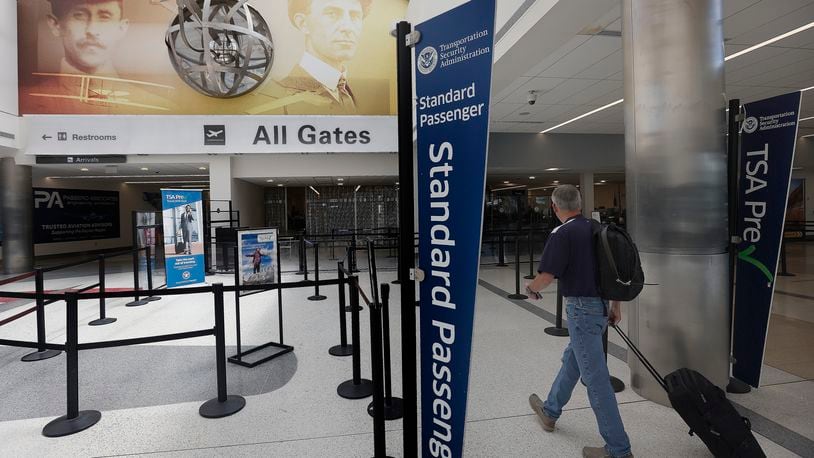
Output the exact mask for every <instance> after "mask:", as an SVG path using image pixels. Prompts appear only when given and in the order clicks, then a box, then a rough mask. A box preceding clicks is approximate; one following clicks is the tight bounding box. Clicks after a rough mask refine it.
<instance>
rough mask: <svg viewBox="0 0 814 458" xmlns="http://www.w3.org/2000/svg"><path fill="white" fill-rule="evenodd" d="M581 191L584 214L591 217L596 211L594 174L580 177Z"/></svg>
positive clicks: (584, 174) (585, 174)
mask: <svg viewBox="0 0 814 458" xmlns="http://www.w3.org/2000/svg"><path fill="white" fill-rule="evenodd" d="M579 191H580V193H581V194H582V214H583V215H584V216H585V217H586V218H590V217H591V212H593V211H594V174H593V173H583V174H582V175H580V176H579Z"/></svg>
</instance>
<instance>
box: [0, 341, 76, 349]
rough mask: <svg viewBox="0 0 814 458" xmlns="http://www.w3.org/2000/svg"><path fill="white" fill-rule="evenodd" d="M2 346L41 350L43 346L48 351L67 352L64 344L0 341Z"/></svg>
mask: <svg viewBox="0 0 814 458" xmlns="http://www.w3.org/2000/svg"><path fill="white" fill-rule="evenodd" d="M0 345H2V346H5V347H21V348H39V347H40V346H42V347H43V348H45V349H46V350H57V351H65V345H64V344H52V343H45V344H40V343H38V342H29V341H25V340H11V339H0Z"/></svg>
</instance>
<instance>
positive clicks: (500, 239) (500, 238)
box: [497, 231, 508, 267]
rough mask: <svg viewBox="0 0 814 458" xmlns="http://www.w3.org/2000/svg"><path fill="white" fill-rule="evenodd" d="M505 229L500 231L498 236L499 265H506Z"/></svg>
mask: <svg viewBox="0 0 814 458" xmlns="http://www.w3.org/2000/svg"><path fill="white" fill-rule="evenodd" d="M503 242H504V238H503V231H500V233H499V234H498V237H497V267H506V266H508V264H506V252H505V249H504V248H503Z"/></svg>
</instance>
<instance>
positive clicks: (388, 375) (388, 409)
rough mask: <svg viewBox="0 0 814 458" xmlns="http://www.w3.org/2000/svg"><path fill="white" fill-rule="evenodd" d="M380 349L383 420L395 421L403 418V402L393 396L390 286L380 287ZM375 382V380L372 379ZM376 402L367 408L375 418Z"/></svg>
mask: <svg viewBox="0 0 814 458" xmlns="http://www.w3.org/2000/svg"><path fill="white" fill-rule="evenodd" d="M381 306H382V310H381V317H382V319H381V327H382V347H383V352H384V355H383V358H384V419H385V420H397V419H399V418H402V417H403V416H404V400H403V399H401V398H397V397H394V396H393V382H392V370H391V369H392V368H391V367H390V285H387V284H384V285H382V304H381ZM374 382H375V379H374ZM375 409H376V402H375V399H374V402H371V403H370V405H369V406H368V414H370V415H371V416H375Z"/></svg>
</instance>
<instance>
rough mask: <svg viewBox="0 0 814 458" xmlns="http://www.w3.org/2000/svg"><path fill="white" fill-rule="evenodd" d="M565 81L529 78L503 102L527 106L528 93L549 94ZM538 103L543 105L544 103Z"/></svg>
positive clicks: (561, 79) (560, 79) (563, 79)
mask: <svg viewBox="0 0 814 458" xmlns="http://www.w3.org/2000/svg"><path fill="white" fill-rule="evenodd" d="M564 81H565V78H529V79H527V80H526V83H525V84H523V85H522V86H520V87H518V88H517V89H515V90H514V92H512V94H511V95H509V96H508V97H506V98H504V99H503V100H502V101H503V102H509V103H525V104H528V100H527V97H528V93H529V91H540V92H541V93H545V92H549V91H551V90H552V89H554V88H556V87H557V86H559V85H560V84H562V83H563V82H564ZM538 103H540V104H544V103H545V102H540V101H539V100H538Z"/></svg>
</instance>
